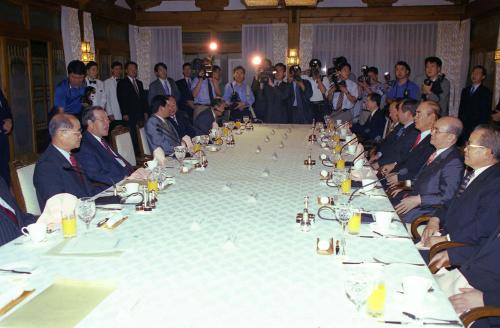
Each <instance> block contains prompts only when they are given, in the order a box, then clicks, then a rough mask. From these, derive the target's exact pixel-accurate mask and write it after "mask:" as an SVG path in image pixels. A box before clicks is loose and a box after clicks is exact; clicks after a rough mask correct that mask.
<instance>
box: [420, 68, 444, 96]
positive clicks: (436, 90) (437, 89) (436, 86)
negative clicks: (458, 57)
mask: <svg viewBox="0 0 500 328" xmlns="http://www.w3.org/2000/svg"><path fill="white" fill-rule="evenodd" d="M444 77H445V75H444V74H442V73H439V75H438V77H437V79H436V81H432V80H431V79H429V78H427V79H425V80H424V85H426V86H431V92H432V93H433V94H435V95H440V94H441V93H443V88H442V87H441V82H443V80H444ZM422 99H424V100H427V95H426V94H422Z"/></svg>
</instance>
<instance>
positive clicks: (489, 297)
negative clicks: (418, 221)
mask: <svg viewBox="0 0 500 328" xmlns="http://www.w3.org/2000/svg"><path fill="white" fill-rule="evenodd" d="M458 248H460V247H458ZM450 250H453V249H449V250H445V251H442V252H440V253H438V254H436V255H435V256H434V258H433V259H432V261H431V265H434V266H436V267H437V268H443V267H446V266H451V265H456V263H453V260H452V259H450V256H449V251H450ZM436 278H437V281H438V283H439V285H440V287H441V289H442V290H443V292H444V293H445V294H446V295H448V296H451V295H453V296H451V297H450V301H451V302H452V304H453V307H454V308H455V310H456V311H457V313H462V312H465V311H467V310H468V309H471V308H475V307H480V306H496V307H500V225H498V226H497V228H496V229H495V230H493V233H491V234H490V236H489V238H488V240H487V241H486V243H485V244H484V246H483V247H481V248H480V249H479V251H477V252H476V253H475V254H473V255H472V256H471V257H470V258H468V259H467V260H466V261H465V262H464V263H463V264H462V265H461V266H460V267H459V268H458V269H454V270H451V271H444V270H441V271H440V272H439V274H437V275H436ZM471 287H473V288H471ZM479 326H481V327H483V326H484V327H489V326H494V327H497V326H500V318H491V319H485V320H480V321H478V322H477V325H474V327H479Z"/></svg>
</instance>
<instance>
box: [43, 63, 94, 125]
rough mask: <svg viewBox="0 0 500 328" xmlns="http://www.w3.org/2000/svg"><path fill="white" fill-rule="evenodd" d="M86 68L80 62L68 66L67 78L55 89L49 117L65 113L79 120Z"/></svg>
mask: <svg viewBox="0 0 500 328" xmlns="http://www.w3.org/2000/svg"><path fill="white" fill-rule="evenodd" d="M86 71H87V68H86V67H85V64H84V63H83V62H82V61H80V60H72V61H71V62H70V63H69V64H68V78H66V79H64V80H62V81H61V82H60V83H59V84H58V85H57V86H56V89H55V95H54V107H53V110H52V112H51V113H50V115H49V116H50V117H52V116H54V115H55V114H57V113H67V114H71V115H75V116H76V117H77V118H81V112H82V97H83V96H85V88H86V87H87V86H86V85H85V82H84V81H85V73H86Z"/></svg>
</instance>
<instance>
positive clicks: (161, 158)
mask: <svg viewBox="0 0 500 328" xmlns="http://www.w3.org/2000/svg"><path fill="white" fill-rule="evenodd" d="M153 158H154V160H155V161H157V162H158V164H159V165H165V163H166V162H167V160H166V159H165V152H164V151H163V149H162V148H161V147H158V148H156V149H155V150H154V151H153Z"/></svg>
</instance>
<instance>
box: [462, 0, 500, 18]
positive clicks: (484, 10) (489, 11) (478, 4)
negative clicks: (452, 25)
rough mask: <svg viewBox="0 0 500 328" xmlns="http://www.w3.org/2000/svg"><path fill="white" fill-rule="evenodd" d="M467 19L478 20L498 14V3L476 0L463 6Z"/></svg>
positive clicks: (499, 3) (499, 4)
mask: <svg viewBox="0 0 500 328" xmlns="http://www.w3.org/2000/svg"><path fill="white" fill-rule="evenodd" d="M465 13H466V15H467V17H470V18H478V17H482V16H490V15H496V14H498V13H500V1H498V0H476V1H473V2H471V3H469V4H468V5H467V6H465Z"/></svg>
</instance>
